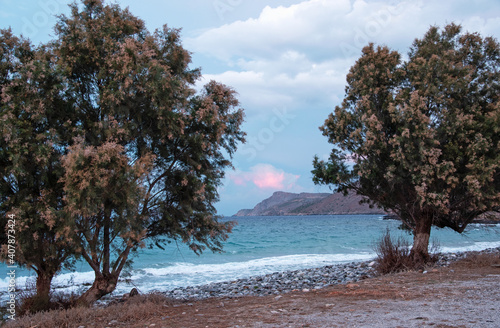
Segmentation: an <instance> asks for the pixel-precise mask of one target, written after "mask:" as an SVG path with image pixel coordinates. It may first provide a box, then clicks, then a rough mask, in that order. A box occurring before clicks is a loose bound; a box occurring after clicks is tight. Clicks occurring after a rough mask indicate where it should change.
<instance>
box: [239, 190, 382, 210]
mask: <svg viewBox="0 0 500 328" xmlns="http://www.w3.org/2000/svg"><path fill="white" fill-rule="evenodd" d="M362 199H363V197H362V196H359V195H355V194H349V195H347V196H344V195H343V194H341V193H333V194H330V193H290V192H284V191H276V192H275V193H274V194H273V195H272V196H271V197H269V198H267V199H264V200H263V201H261V202H260V203H258V204H257V205H255V207H254V208H253V209H243V210H240V211H238V213H236V214H235V215H234V216H280V215H334V214H385V212H384V211H383V210H382V209H380V208H377V207H373V208H372V207H370V206H369V205H368V204H366V203H360V202H361V201H362Z"/></svg>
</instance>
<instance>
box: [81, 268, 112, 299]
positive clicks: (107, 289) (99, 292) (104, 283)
mask: <svg viewBox="0 0 500 328" xmlns="http://www.w3.org/2000/svg"><path fill="white" fill-rule="evenodd" d="M117 282H118V275H109V276H107V277H105V276H104V275H102V274H100V273H99V274H97V273H96V277H95V280H94V283H93V284H92V286H91V287H90V288H89V289H88V290H87V291H86V292H85V293H83V294H82V296H80V297H79V298H78V301H77V304H82V305H87V306H88V305H92V304H93V303H94V302H95V301H97V300H99V299H100V298H101V297H103V296H105V295H108V294H110V293H112V292H113V291H114V290H115V288H116V284H117Z"/></svg>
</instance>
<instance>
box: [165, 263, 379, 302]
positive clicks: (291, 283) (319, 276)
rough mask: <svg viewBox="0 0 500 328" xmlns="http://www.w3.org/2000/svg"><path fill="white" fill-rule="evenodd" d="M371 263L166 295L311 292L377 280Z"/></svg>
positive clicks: (197, 296)
mask: <svg viewBox="0 0 500 328" xmlns="http://www.w3.org/2000/svg"><path fill="white" fill-rule="evenodd" d="M368 263H369V262H351V263H346V264H339V265H328V266H324V267H321V268H314V269H302V270H295V271H287V272H275V273H271V274H267V275H263V276H255V277H250V278H244V279H238V280H235V281H230V282H220V283H211V284H208V285H204V286H196V287H186V288H176V289H173V290H170V291H167V292H165V293H164V294H165V295H166V296H167V297H169V298H173V299H177V300H191V299H205V298H209V297H239V296H246V295H253V296H265V295H278V296H276V297H275V299H276V300H279V299H280V297H279V295H280V294H283V293H288V292H291V291H302V292H306V293H307V292H309V291H311V290H318V289H321V288H323V287H325V286H329V285H334V284H340V283H348V282H354V281H358V280H361V279H365V278H369V277H374V276H375V275H376V273H375V270H374V269H373V268H372V267H370V266H368Z"/></svg>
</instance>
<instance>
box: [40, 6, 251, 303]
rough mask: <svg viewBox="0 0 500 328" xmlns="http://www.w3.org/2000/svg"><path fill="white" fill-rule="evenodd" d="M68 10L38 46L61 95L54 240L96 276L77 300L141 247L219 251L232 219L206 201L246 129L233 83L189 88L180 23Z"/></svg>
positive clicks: (105, 282) (192, 78)
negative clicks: (154, 24) (58, 228)
mask: <svg viewBox="0 0 500 328" xmlns="http://www.w3.org/2000/svg"><path fill="white" fill-rule="evenodd" d="M70 8H71V15H70V16H69V17H66V16H64V15H62V16H60V17H59V22H58V24H57V25H56V28H55V31H56V36H57V39H56V40H54V41H53V42H50V43H49V44H47V45H46V48H47V49H46V50H47V56H49V58H50V63H52V65H53V66H54V72H57V74H58V76H59V77H60V80H61V90H60V92H59V93H58V95H61V97H62V98H63V101H62V103H61V104H59V103H57V104H56V103H54V104H53V105H54V106H56V107H57V108H58V109H60V110H59V111H58V120H59V121H60V124H58V125H57V126H56V127H55V128H54V130H55V135H56V137H57V138H56V140H57V143H56V144H55V145H54V146H53V148H54V149H56V150H59V151H60V154H59V156H58V157H57V163H58V165H59V166H60V167H61V171H60V172H59V173H60V174H59V176H58V179H57V182H58V183H60V184H61V185H62V190H63V194H62V202H61V204H62V205H63V207H62V208H61V209H60V212H61V213H62V214H61V215H62V216H64V217H69V218H70V220H69V221H64V222H65V226H64V227H65V228H66V229H65V230H64V232H65V236H66V237H67V238H68V239H70V240H72V241H73V242H74V244H75V250H76V253H77V254H79V255H81V256H82V258H83V259H85V260H86V261H87V262H88V263H89V265H90V266H91V267H92V269H93V270H94V273H95V280H94V283H93V285H92V286H91V287H90V289H89V290H87V291H86V292H85V293H84V294H83V295H82V296H81V297H80V301H81V302H83V303H87V304H88V303H92V302H94V301H95V300H97V299H99V298H100V297H102V296H104V295H106V294H108V293H110V292H112V291H113V290H114V289H115V287H116V284H117V282H118V278H119V276H120V274H121V273H122V271H123V269H124V268H125V267H126V265H127V264H128V263H129V262H130V259H129V258H130V254H131V253H132V252H134V251H135V250H137V249H138V248H139V247H144V246H146V244H149V245H150V246H151V245H157V246H159V247H162V244H163V243H165V242H169V241H171V240H174V239H175V240H181V241H182V242H184V243H187V244H188V245H189V246H190V248H191V249H192V250H193V251H195V252H196V253H198V254H199V253H201V252H202V251H203V250H205V249H207V248H208V249H210V250H212V251H220V250H221V249H222V242H223V241H224V240H225V239H226V238H227V234H228V233H229V232H230V231H231V227H232V223H228V222H220V221H219V217H218V216H217V215H216V210H215V208H214V206H213V205H214V203H215V202H216V201H217V200H218V193H217V187H218V186H219V185H220V184H221V181H222V179H223V177H224V172H225V169H226V168H228V167H230V166H231V162H230V158H231V157H232V155H233V153H234V152H235V151H236V149H237V145H238V143H240V142H244V135H245V134H244V132H242V131H241V130H240V125H241V123H242V121H243V110H242V109H238V108H237V107H238V105H239V103H238V100H237V98H236V93H235V91H234V90H232V89H231V88H229V87H227V86H225V85H222V84H220V83H217V82H214V81H211V82H209V83H208V84H206V85H205V86H204V88H203V90H202V91H201V92H199V93H196V91H195V89H194V86H195V83H196V81H197V80H198V79H199V78H200V75H201V74H200V70H199V69H190V68H189V64H190V62H191V57H190V54H189V53H188V52H187V51H186V50H185V49H184V48H183V47H182V45H181V42H180V31H179V30H177V29H171V28H168V27H167V26H164V27H163V29H161V30H157V31H155V32H154V33H150V32H148V31H147V30H146V28H145V26H144V22H143V21H142V20H140V19H138V18H136V17H134V16H133V15H132V14H131V13H130V12H129V11H128V10H127V9H125V10H123V9H121V8H120V7H119V6H118V5H105V4H104V3H103V1H101V0H83V1H82V3H81V5H80V6H79V5H77V4H73V5H71V6H70ZM54 74H55V73H54ZM63 108H64V110H63ZM63 214H64V215H63Z"/></svg>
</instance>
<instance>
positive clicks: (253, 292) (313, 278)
mask: <svg viewBox="0 0 500 328" xmlns="http://www.w3.org/2000/svg"><path fill="white" fill-rule="evenodd" d="M470 254H492V255H498V256H499V257H500V247H497V248H488V249H484V250H481V251H465V252H451V253H438V254H437V256H438V260H437V261H436V262H435V263H434V264H432V265H431V266H432V268H439V267H448V266H450V265H451V264H452V263H454V262H457V261H460V260H463V259H465V258H467V256H469V255H470ZM374 264H375V261H374V260H368V261H357V262H349V263H342V264H333V265H326V266H322V267H317V268H309V269H303V270H293V271H283V272H275V273H271V274H266V275H259V276H252V277H249V278H244V279H237V280H232V281H224V282H215V283H210V284H206V285H201V286H187V287H180V288H175V289H172V290H168V291H165V290H163V291H161V290H158V291H154V292H156V293H160V294H162V295H164V296H165V297H167V298H169V299H172V300H175V301H197V300H203V299H208V298H238V297H244V296H269V295H274V296H278V295H282V294H286V293H291V292H297V291H302V292H309V291H313V290H320V289H323V288H325V287H328V286H333V285H340V284H348V283H355V282H358V281H360V280H365V279H369V278H374V277H377V276H380V275H379V274H377V272H376V271H375V269H374ZM126 297H127V294H125V297H124V296H109V297H105V298H103V299H102V300H100V301H99V302H98V303H97V304H96V306H107V305H109V304H115V303H120V302H123V301H124V300H125V299H126Z"/></svg>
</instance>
